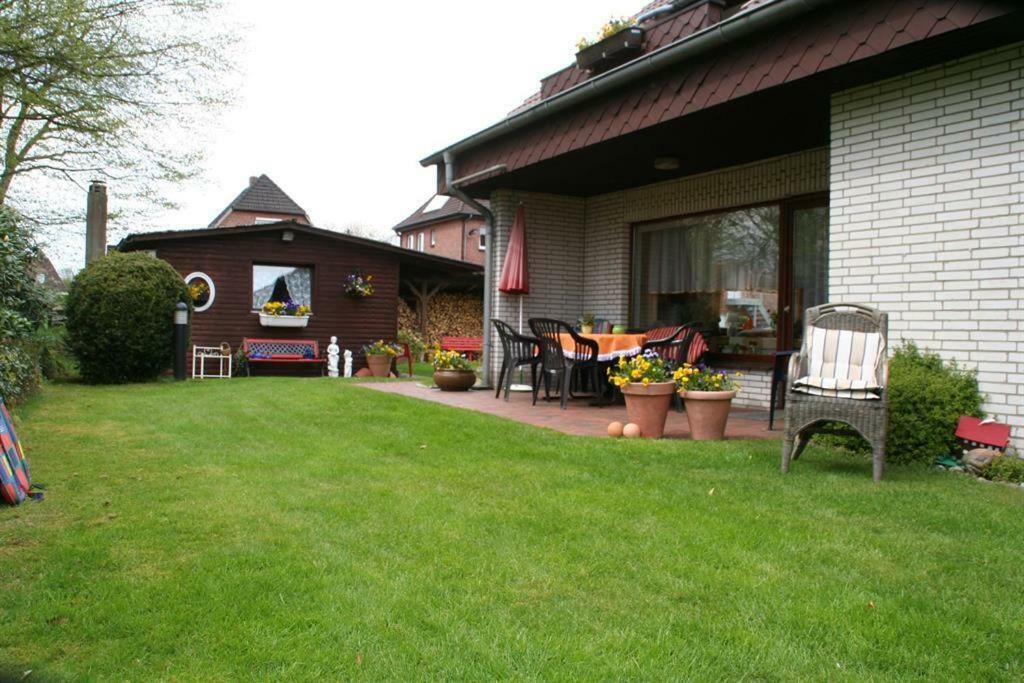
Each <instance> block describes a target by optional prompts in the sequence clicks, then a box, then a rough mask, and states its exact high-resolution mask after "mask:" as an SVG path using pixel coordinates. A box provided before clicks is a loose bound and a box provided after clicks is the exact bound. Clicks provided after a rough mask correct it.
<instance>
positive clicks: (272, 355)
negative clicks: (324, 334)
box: [242, 337, 327, 375]
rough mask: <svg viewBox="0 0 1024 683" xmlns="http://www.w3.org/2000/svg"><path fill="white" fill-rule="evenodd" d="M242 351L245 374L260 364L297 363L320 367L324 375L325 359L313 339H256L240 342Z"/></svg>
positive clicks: (249, 338)
mask: <svg viewBox="0 0 1024 683" xmlns="http://www.w3.org/2000/svg"><path fill="white" fill-rule="evenodd" d="M242 351H243V352H244V353H245V357H246V358H247V359H248V363H246V365H245V374H246V375H250V374H252V367H253V365H255V364H262V363H297V364H305V365H318V366H320V374H321V375H322V374H324V369H325V367H326V362H327V359H326V358H323V357H321V356H320V345H319V344H317V342H316V340H315V339H256V338H251V337H247V338H245V339H243V340H242Z"/></svg>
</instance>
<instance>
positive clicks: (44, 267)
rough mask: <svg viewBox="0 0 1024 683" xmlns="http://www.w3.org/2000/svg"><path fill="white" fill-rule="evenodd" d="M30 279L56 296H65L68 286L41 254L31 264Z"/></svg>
mask: <svg viewBox="0 0 1024 683" xmlns="http://www.w3.org/2000/svg"><path fill="white" fill-rule="evenodd" d="M31 274H32V279H34V280H35V281H36V282H37V283H38V284H40V285H43V286H44V287H46V288H48V289H50V290H51V291H53V292H56V293H58V294H65V293H67V291H68V285H67V283H66V282H64V278H62V277H61V276H60V273H58V272H57V269H56V268H55V267H54V265H53V261H51V260H50V258H49V257H48V256H47V255H46V254H43V253H40V254H39V257H38V258H37V259H36V260H35V261H34V262H33V263H32V270H31Z"/></svg>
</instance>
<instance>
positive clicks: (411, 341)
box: [398, 330, 427, 361]
mask: <svg viewBox="0 0 1024 683" xmlns="http://www.w3.org/2000/svg"><path fill="white" fill-rule="evenodd" d="M398 341H399V342H401V343H403V344H408V345H409V353H411V354H412V357H413V360H417V361H420V360H423V354H424V352H426V350H427V342H426V341H424V340H423V337H421V336H420V335H419V333H417V332H414V331H413V330H399V331H398Z"/></svg>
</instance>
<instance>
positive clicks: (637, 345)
mask: <svg viewBox="0 0 1024 683" xmlns="http://www.w3.org/2000/svg"><path fill="white" fill-rule="evenodd" d="M580 336H581V337H585V338H587V339H593V340H594V341H596V342H597V359H598V360H602V361H609V360H616V359H617V358H621V357H622V356H635V355H636V354H638V353H640V349H641V347H642V346H643V345H644V342H645V341H647V335H646V334H581V335H580ZM558 337H559V342H561V344H562V350H563V351H565V355H566V356H567V357H569V358H572V357H573V350H574V348H575V343H574V342H573V340H572V337H571V336H570V335H568V334H560V335H558Z"/></svg>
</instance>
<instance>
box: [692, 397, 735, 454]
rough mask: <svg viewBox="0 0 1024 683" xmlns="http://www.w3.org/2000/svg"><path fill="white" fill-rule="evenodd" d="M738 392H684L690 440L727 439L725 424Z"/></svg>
mask: <svg viewBox="0 0 1024 683" xmlns="http://www.w3.org/2000/svg"><path fill="white" fill-rule="evenodd" d="M735 396H736V391H735V390H732V391H684V392H683V402H684V403H685V404H686V420H687V421H688V422H689V423H690V438H691V439H694V440H695V441H716V440H719V439H723V438H725V423H726V422H728V420H729V411H730V410H731V409H732V399H733V398H734V397H735Z"/></svg>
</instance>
